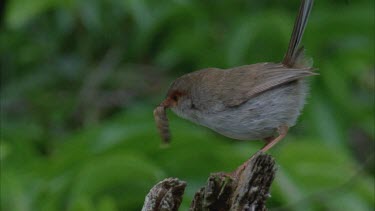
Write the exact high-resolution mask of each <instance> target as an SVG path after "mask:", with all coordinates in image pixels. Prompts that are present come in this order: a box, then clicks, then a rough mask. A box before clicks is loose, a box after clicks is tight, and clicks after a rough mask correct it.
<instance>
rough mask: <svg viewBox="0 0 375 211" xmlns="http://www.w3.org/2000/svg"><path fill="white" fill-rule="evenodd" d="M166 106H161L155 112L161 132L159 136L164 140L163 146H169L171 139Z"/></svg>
mask: <svg viewBox="0 0 375 211" xmlns="http://www.w3.org/2000/svg"><path fill="white" fill-rule="evenodd" d="M166 108H167V107H166V106H165V105H163V103H162V104H161V105H159V106H158V107H156V108H155V110H154V118H155V122H156V126H157V128H158V130H159V134H160V136H161V138H162V140H163V144H165V145H168V144H169V142H170V139H171V135H170V133H169V125H168V118H167V113H166Z"/></svg>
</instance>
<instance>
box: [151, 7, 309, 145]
mask: <svg viewBox="0 0 375 211" xmlns="http://www.w3.org/2000/svg"><path fill="white" fill-rule="evenodd" d="M312 4H313V0H302V1H301V6H300V9H299V13H298V16H297V18H296V21H295V24H294V28H293V32H292V36H291V39H290V43H289V47H288V50H287V52H286V54H285V57H284V59H283V61H282V62H281V63H271V62H267V63H257V64H252V65H244V66H240V67H234V68H230V69H219V68H207V69H202V70H198V71H195V72H192V73H189V74H186V75H183V76H181V77H180V78H178V79H176V80H175V81H174V82H173V84H172V85H171V86H170V88H169V90H168V93H167V97H166V99H165V100H164V101H163V102H162V103H161V104H160V105H159V106H158V107H157V108H156V109H155V110H154V117H155V121H156V123H157V126H158V129H159V132H160V134H161V136H162V138H163V140H164V142H166V143H168V142H169V139H170V134H169V129H168V119H167V116H166V109H167V108H171V109H172V111H173V112H174V113H176V114H177V115H178V116H180V117H182V118H185V119H188V120H190V121H192V122H195V123H197V124H200V125H203V126H206V127H208V128H210V129H212V130H214V131H216V132H218V133H220V134H222V135H224V136H227V137H230V138H233V139H238V140H254V139H262V140H265V141H266V145H265V146H264V147H263V148H262V149H261V150H262V151H263V152H265V151H267V150H268V149H270V148H271V147H272V146H274V145H275V144H276V143H277V142H279V141H280V140H281V139H283V138H284V137H285V135H286V134H287V132H288V128H289V127H291V126H293V125H295V123H296V120H297V118H298V116H299V115H300V112H301V110H302V108H303V106H304V104H305V98H306V95H307V92H308V85H307V83H306V77H307V76H312V75H316V73H314V72H313V68H312V62H310V61H311V60H309V59H306V57H305V55H304V50H303V47H301V48H299V45H300V42H301V39H302V35H303V32H304V30H305V27H306V23H307V20H308V17H309V14H310V11H311V7H312ZM277 133H278V136H275V135H276V134H277Z"/></svg>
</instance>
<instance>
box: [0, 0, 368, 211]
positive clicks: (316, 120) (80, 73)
mask: <svg viewBox="0 0 375 211" xmlns="http://www.w3.org/2000/svg"><path fill="white" fill-rule="evenodd" d="M298 4H299V1H297V0H294V1H287V2H285V1H275V0H267V1H245V0H241V1H193V0H182V1H177V0H176V1H151V0H142V1H139V0H126V1H115V0H110V1H99V0H91V1H88V0H84V1H55V0H34V1H21V0H14V1H7V5H6V11H5V12H6V13H5V17H4V23H3V30H2V31H1V33H0V63H1V76H2V77H1V78H2V81H1V102H0V106H1V139H0V161H1V196H0V198H1V209H2V210H16V211H23V210H71V211H75V210H100V211H101V210H110V211H111V210H140V208H141V206H142V204H143V200H144V197H145V195H146V194H147V192H148V190H149V189H150V188H151V187H152V186H153V185H154V184H156V183H157V182H158V181H160V180H161V179H163V178H165V177H178V178H180V179H183V180H186V181H187V182H188V187H187V190H186V194H185V197H184V201H183V204H182V209H181V210H187V209H188V207H189V203H190V201H191V199H192V197H193V194H194V192H195V191H196V190H197V189H198V188H199V187H201V186H202V185H204V183H205V180H206V178H207V177H208V175H209V174H210V173H211V172H218V171H226V172H229V171H232V170H234V169H235V168H236V166H238V165H240V164H241V163H242V162H244V161H245V160H246V159H247V158H248V157H249V156H250V155H251V154H252V153H254V152H256V150H257V149H259V148H260V147H261V146H262V143H261V142H258V141H256V142H237V141H231V140H228V139H227V138H224V137H222V136H220V135H217V134H215V133H213V132H211V131H209V130H208V129H205V128H202V127H200V126H196V125H193V124H192V123H189V122H187V121H184V120H181V119H179V118H176V117H175V116H174V115H173V114H172V113H169V114H168V115H169V117H170V119H171V121H170V123H171V131H172V133H173V134H172V135H173V140H172V144H171V146H170V147H169V148H167V149H161V148H160V147H159V145H160V138H159V137H158V135H157V132H156V129H155V125H154V122H153V119H152V109H153V106H154V105H157V104H158V103H159V102H160V101H161V100H162V98H163V94H164V92H165V91H166V89H167V87H168V85H169V83H170V82H171V81H172V80H173V78H175V77H177V76H179V75H181V74H183V73H187V72H191V71H193V70H195V69H199V68H205V67H210V66H215V67H220V68H227V67H231V66H236V65H243V64H250V63H256V62H262V61H279V60H281V58H282V56H283V54H284V51H285V50H286V46H287V44H288V41H289V36H290V32H291V27H292V25H293V21H294V17H295V13H296V10H297V7H298ZM372 8H374V3H373V1H369V0H362V1H349V2H347V1H338V0H337V1H316V3H315V5H314V9H313V11H312V15H311V18H310V22H309V24H308V27H307V30H306V32H305V37H304V41H303V43H304V46H305V47H306V49H307V53H308V55H311V56H312V57H313V58H314V62H315V64H314V66H316V67H317V68H318V70H317V71H318V72H319V73H320V75H319V76H316V77H315V78H312V79H311V96H310V98H309V100H308V104H307V105H306V108H305V110H304V114H303V115H302V116H301V118H300V120H299V123H298V125H297V126H295V127H294V128H292V129H291V131H290V133H289V134H288V136H287V138H286V139H285V140H283V141H282V142H281V143H280V144H278V145H277V146H276V147H274V148H273V149H272V150H271V153H272V154H273V156H274V157H275V158H276V161H277V164H278V165H279V171H278V173H277V177H276V180H275V182H274V184H273V187H272V192H271V195H272V198H271V199H270V200H269V207H270V208H280V209H284V210H359V211H361V210H372V209H373V205H374V203H375V200H374V195H375V193H374V189H373V187H374V185H375V184H374V172H375V169H374V150H373V149H374V95H373V93H374V91H375V85H374V77H375V76H374V56H375V55H374V49H373V46H374V44H375V43H374V35H375V34H374V32H375V27H374V11H373V9H372Z"/></svg>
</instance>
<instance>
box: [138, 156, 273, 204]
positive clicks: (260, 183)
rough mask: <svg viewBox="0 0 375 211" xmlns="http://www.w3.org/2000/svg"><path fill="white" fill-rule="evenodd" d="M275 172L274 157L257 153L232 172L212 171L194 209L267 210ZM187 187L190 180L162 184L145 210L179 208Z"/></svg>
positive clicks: (197, 195) (194, 201) (147, 198)
mask: <svg viewBox="0 0 375 211" xmlns="http://www.w3.org/2000/svg"><path fill="white" fill-rule="evenodd" d="M275 173H276V167H275V161H274V159H273V158H272V157H271V156H269V155H266V154H264V153H257V154H255V155H253V156H252V157H251V158H250V159H249V160H248V161H246V162H245V163H244V164H243V165H241V166H240V167H238V169H237V170H236V171H235V172H233V173H231V174H226V173H213V174H211V175H210V177H209V178H208V181H207V184H206V185H205V186H204V187H202V188H201V189H199V190H198V191H197V192H196V193H195V196H194V199H193V201H192V203H191V207H190V210H191V211H226V210H229V211H237V210H238V211H240V210H241V211H242V210H246V211H252V210H267V209H266V200H267V199H268V198H269V197H270V194H269V190H270V187H271V184H272V181H273V179H274V177H275ZM185 186H186V183H185V182H183V181H180V180H178V179H166V180H164V181H162V182H160V183H158V184H157V185H156V186H154V187H153V188H152V189H151V191H150V193H149V194H148V195H147V197H146V201H145V205H144V207H143V210H144V211H146V210H147V211H159V210H178V206H179V205H180V203H181V200H182V195H183V192H184V189H185ZM169 192H170V194H169V195H168V197H167V193H169ZM173 193H174V194H173ZM164 204H165V205H164ZM161 205H163V206H161ZM166 205H168V206H166ZM172 205H173V206H172Z"/></svg>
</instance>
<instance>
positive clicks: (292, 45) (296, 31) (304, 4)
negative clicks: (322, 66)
mask: <svg viewBox="0 0 375 211" xmlns="http://www.w3.org/2000/svg"><path fill="white" fill-rule="evenodd" d="M313 2H314V0H302V1H301V6H300V8H299V11H298V15H297V18H296V21H295V23H294V28H293V32H292V36H291V38H290V42H289V47H288V51H287V52H286V54H285V57H284V60H283V61H282V63H283V64H284V65H285V66H287V67H296V66H305V67H306V66H308V67H309V66H310V65H312V64H308V63H311V62H308V61H307V60H306V58H305V55H304V49H303V47H301V48H299V45H300V43H301V39H302V36H303V32H304V31H305V28H306V24H307V20H308V18H309V15H310V12H311V8H312V5H313ZM310 67H311V66H310Z"/></svg>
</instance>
